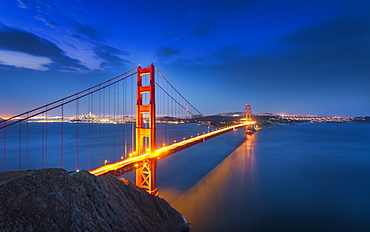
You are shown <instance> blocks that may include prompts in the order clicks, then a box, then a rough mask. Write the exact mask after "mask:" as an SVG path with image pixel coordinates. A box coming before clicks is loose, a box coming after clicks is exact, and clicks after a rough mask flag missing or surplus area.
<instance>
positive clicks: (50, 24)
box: [35, 16, 59, 28]
mask: <svg viewBox="0 0 370 232" xmlns="http://www.w3.org/2000/svg"><path fill="white" fill-rule="evenodd" d="M35 19H36V20H40V21H42V22H43V23H44V24H45V25H46V26H48V27H50V28H57V27H59V25H58V24H57V23H55V22H49V21H47V20H46V19H45V18H42V17H40V16H35Z"/></svg>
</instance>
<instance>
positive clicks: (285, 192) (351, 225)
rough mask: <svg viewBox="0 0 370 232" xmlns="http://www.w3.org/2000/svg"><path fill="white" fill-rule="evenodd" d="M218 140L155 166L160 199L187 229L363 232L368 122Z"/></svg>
mask: <svg viewBox="0 0 370 232" xmlns="http://www.w3.org/2000/svg"><path fill="white" fill-rule="evenodd" d="M222 136H225V137H222ZM222 136H220V137H217V138H214V139H212V140H210V141H207V142H206V143H205V144H204V145H207V146H208V147H211V148H209V149H211V150H205V149H204V150H202V149H203V148H202V147H201V146H202V144H200V145H197V146H199V147H197V146H195V147H196V148H195V147H194V150H191V148H189V149H186V150H185V151H183V152H186V153H183V154H178V156H176V155H174V156H173V157H172V156H171V157H169V158H168V160H166V159H164V160H163V161H161V162H159V164H158V167H159V168H158V188H159V193H160V197H163V198H164V199H166V200H167V201H168V202H169V203H170V204H171V205H172V206H173V207H174V208H176V209H177V210H178V211H179V212H180V213H182V214H184V216H185V217H186V218H187V219H188V220H189V221H191V227H190V228H191V230H192V231H196V232H200V231H201V232H203V231H206V232H207V231H217V232H218V231H370V221H369V220H368V219H369V218H370V184H369V183H370V168H369V167H370V156H369V155H370V124H356V123H353V124H350V123H348V124H346V123H345V124H325V123H323V124H308V125H299V126H284V127H274V128H266V129H264V130H261V131H258V133H256V134H255V135H253V136H252V137H251V138H250V139H249V140H247V141H244V142H242V141H240V140H239V142H240V143H239V144H237V143H234V144H232V141H234V140H235V139H237V138H240V137H242V136H241V134H240V133H239V134H238V133H234V132H233V133H229V134H228V135H226V134H225V135H222ZM228 136H229V137H228ZM238 136H239V137H238ZM240 144H242V145H241V146H239V145H240ZM227 147H229V148H233V149H232V150H231V151H230V152H229V153H227V151H226V150H223V149H226V148H227ZM236 148H237V149H236ZM234 149H236V150H235V151H233V150H234ZM190 154H192V156H191V157H189V155H190ZM228 154H230V155H228ZM216 156H217V157H218V158H217V159H218V161H217V162H215V159H216V158H215V157H216ZM176 160H177V161H176ZM211 163H212V165H211ZM199 170H205V171H204V173H203V174H202V175H199V174H198V173H199V172H200V171H199Z"/></svg>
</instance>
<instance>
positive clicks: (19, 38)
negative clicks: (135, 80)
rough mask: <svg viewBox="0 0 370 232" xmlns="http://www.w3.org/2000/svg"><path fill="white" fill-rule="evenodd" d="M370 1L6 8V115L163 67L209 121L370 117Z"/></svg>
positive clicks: (1, 23)
mask: <svg viewBox="0 0 370 232" xmlns="http://www.w3.org/2000/svg"><path fill="white" fill-rule="evenodd" d="M369 12H370V2H366V1H347V0H345V1H299V2H297V1H291V0H284V1H279V2H270V1H242V0H231V1H218V2H217V4H214V3H213V1H201V2H197V1H192V0H191V1H176V2H169V1H158V2H153V1H136V2H131V3H125V2H121V1H113V0H112V1H104V2H102V1H74V0H73V1H68V2H62V1H58V0H54V1H37V2H34V1H30V0H14V1H3V2H2V3H1V7H0V15H1V16H0V81H1V85H0V117H9V116H12V115H15V114H18V113H22V112H24V111H27V110H30V109H32V108H36V107H38V106H41V105H44V104H47V103H49V102H51V101H54V100H57V99H60V98H62V97H65V96H67V95H71V94H73V93H75V92H78V91H80V90H82V89H86V88H88V87H90V86H92V85H95V84H98V83H100V82H103V81H105V80H107V79H110V78H112V77H114V76H116V75H119V74H121V73H123V72H125V71H128V70H130V69H132V68H135V67H137V66H138V65H139V64H141V65H142V66H147V65H150V64H151V63H154V64H155V65H156V67H158V69H159V70H160V71H161V72H162V73H163V74H164V75H165V76H166V78H168V79H169V81H170V82H171V83H172V84H173V85H174V86H175V87H176V88H177V89H178V90H179V92H181V93H182V94H183V95H184V96H185V97H186V98H187V99H188V100H189V101H190V102H191V103H192V104H193V105H194V106H196V107H197V108H198V109H199V110H200V111H201V112H202V113H204V114H207V115H209V114H217V113H221V112H241V111H243V109H244V106H245V104H251V105H252V108H253V109H252V110H253V112H254V113H274V114H287V115H293V114H315V115H321V116H345V117H351V116H359V117H360V116H369V115H370V91H369V86H370V78H369V76H370V65H369V61H370V54H369V52H368V51H369V49H370V44H369V43H368V41H369V38H370V14H369Z"/></svg>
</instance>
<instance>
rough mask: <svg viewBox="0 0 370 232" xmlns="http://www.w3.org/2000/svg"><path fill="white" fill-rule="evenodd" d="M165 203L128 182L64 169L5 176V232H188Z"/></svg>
mask: <svg viewBox="0 0 370 232" xmlns="http://www.w3.org/2000/svg"><path fill="white" fill-rule="evenodd" d="M188 230H189V227H188V225H187V223H186V221H185V219H184V218H183V217H182V215H181V214H180V213H178V212H177V211H176V210H175V209H173V208H172V207H171V206H170V205H169V204H168V203H167V202H166V201H165V200H163V199H161V198H159V197H155V196H152V195H150V194H148V193H147V192H146V191H145V190H143V189H140V188H138V187H137V186H136V185H134V184H133V183H131V182H129V181H128V180H126V179H117V178H115V177H112V176H108V177H96V176H94V175H91V174H90V173H88V172H86V171H80V172H78V173H74V174H68V173H67V172H66V171H65V170H63V169H60V168H54V169H42V170H32V171H25V172H4V173H1V174H0V231H188Z"/></svg>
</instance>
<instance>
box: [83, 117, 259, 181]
mask: <svg viewBox="0 0 370 232" xmlns="http://www.w3.org/2000/svg"><path fill="white" fill-rule="evenodd" d="M252 124H255V122H254V121H250V122H245V123H242V124H237V125H233V126H229V127H225V128H221V129H217V130H215V131H211V132H208V133H206V134H202V135H199V136H196V137H192V138H189V139H186V140H183V141H181V142H177V143H173V144H171V145H168V146H164V147H161V148H159V149H157V150H156V151H155V152H154V153H152V154H150V153H145V154H143V155H140V156H133V157H129V158H127V159H123V160H119V161H117V162H115V163H110V164H107V165H104V166H101V167H98V168H95V169H93V170H90V171H89V172H90V173H91V174H94V175H96V176H105V175H113V176H122V175H123V174H125V173H128V172H130V171H133V170H135V169H137V168H139V167H141V166H142V165H143V163H144V162H145V160H148V159H161V158H164V157H167V156H169V155H172V154H175V153H176V152H179V151H181V150H184V149H185V148H188V147H191V146H194V145H196V144H198V143H202V142H204V141H206V140H208V139H211V138H213V137H216V136H218V135H221V134H223V133H226V132H228V131H231V130H234V129H237V128H240V127H243V126H248V125H252Z"/></svg>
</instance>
